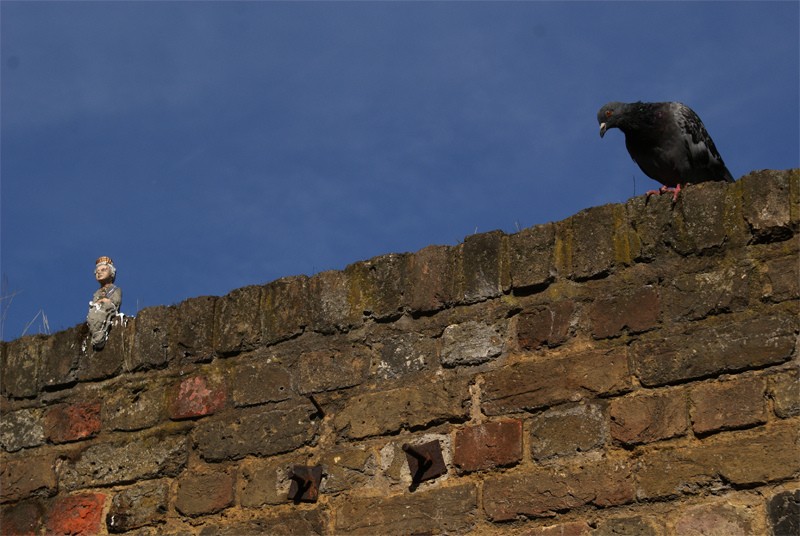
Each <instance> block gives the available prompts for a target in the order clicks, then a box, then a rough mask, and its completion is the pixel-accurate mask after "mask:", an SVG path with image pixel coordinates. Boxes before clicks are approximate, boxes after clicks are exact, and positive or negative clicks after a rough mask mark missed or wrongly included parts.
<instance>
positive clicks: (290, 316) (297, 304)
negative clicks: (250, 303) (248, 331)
mask: <svg viewBox="0 0 800 536" xmlns="http://www.w3.org/2000/svg"><path fill="white" fill-rule="evenodd" d="M309 300H310V296H309V286H308V277H306V276H304V275H301V276H295V277H284V278H282V279H278V280H276V281H273V282H271V283H269V284H268V285H267V286H265V287H264V289H263V292H262V295H261V311H262V314H263V316H262V317H261V325H262V328H263V330H264V331H263V334H262V339H263V341H264V343H266V344H274V343H276V342H279V341H283V340H286V339H289V338H291V337H294V336H296V335H299V334H300V333H302V331H303V328H304V327H305V326H307V325H308V324H309V322H310V321H311V316H310V302H309Z"/></svg>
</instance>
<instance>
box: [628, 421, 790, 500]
mask: <svg viewBox="0 0 800 536" xmlns="http://www.w3.org/2000/svg"><path fill="white" fill-rule="evenodd" d="M797 436H798V427H797V425H796V423H793V422H782V423H779V424H775V425H773V426H770V427H766V428H760V429H757V430H754V431H743V432H733V433H727V434H719V435H715V436H711V437H709V438H707V439H705V440H703V441H702V442H700V443H699V444H695V445H691V446H683V447H670V448H666V449H662V450H656V451H649V452H646V453H645V454H644V455H643V456H642V458H641V459H640V460H639V467H638V469H637V475H638V482H637V496H638V497H639V498H640V499H656V498H665V497H672V496H676V495H681V494H684V493H697V492H698V491H699V490H701V489H702V488H704V487H707V486H709V485H712V484H713V483H714V482H716V481H717V480H718V479H722V480H724V481H726V482H729V483H731V484H734V485H741V486H743V485H747V486H750V485H755V484H763V483H766V482H776V481H780V480H784V479H788V478H791V477H792V475H794V474H795V473H796V472H797V471H799V470H800V458H799V457H798V456H797V448H798V445H797V442H798V437H797Z"/></svg>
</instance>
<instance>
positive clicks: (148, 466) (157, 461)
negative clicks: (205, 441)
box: [58, 434, 189, 490]
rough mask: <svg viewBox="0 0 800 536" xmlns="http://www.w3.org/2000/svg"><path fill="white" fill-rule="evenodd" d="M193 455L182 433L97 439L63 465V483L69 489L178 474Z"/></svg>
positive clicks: (61, 468)
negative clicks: (109, 439) (107, 439)
mask: <svg viewBox="0 0 800 536" xmlns="http://www.w3.org/2000/svg"><path fill="white" fill-rule="evenodd" d="M188 456H189V446H188V440H187V438H186V437H185V436H182V435H169V436H164V435H161V434H151V435H137V436H135V437H129V438H127V439H126V440H125V441H123V442H114V443H96V444H93V445H91V446H89V447H87V448H85V449H84V450H82V451H81V452H80V453H79V454H77V455H76V456H75V457H74V458H72V459H68V460H66V461H65V462H64V463H63V464H61V465H60V467H59V471H58V473H59V474H58V476H59V483H60V484H61V485H62V486H63V487H64V488H65V489H67V490H74V489H79V488H88V487H98V486H109V485H116V484H121V483H125V482H135V481H137V480H146V479H152V478H161V477H170V476H176V475H177V474H178V473H180V471H181V470H182V469H183V468H184V467H185V465H186V462H187V460H188Z"/></svg>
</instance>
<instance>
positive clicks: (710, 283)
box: [663, 263, 755, 321]
mask: <svg viewBox="0 0 800 536" xmlns="http://www.w3.org/2000/svg"><path fill="white" fill-rule="evenodd" d="M754 277H755V269H754V266H753V265H752V264H750V263H739V264H736V265H732V266H723V267H722V268H721V269H718V270H713V271H704V272H700V273H692V274H676V275H675V276H674V277H671V278H670V280H669V283H668V285H667V287H666V289H665V290H664V291H663V295H664V304H665V306H664V308H665V314H666V316H667V317H668V318H671V319H673V320H678V321H683V320H700V319H702V318H705V317H707V316H709V315H714V314H722V313H726V312H731V311H740V310H742V309H744V308H746V307H747V305H748V302H749V296H750V286H751V281H752V280H753V279H754Z"/></svg>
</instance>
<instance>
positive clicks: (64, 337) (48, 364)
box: [41, 324, 88, 388]
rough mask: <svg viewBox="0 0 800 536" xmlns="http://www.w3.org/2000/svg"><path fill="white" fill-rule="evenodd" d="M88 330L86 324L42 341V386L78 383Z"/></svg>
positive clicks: (51, 386) (52, 386) (49, 386)
mask: <svg viewBox="0 0 800 536" xmlns="http://www.w3.org/2000/svg"><path fill="white" fill-rule="evenodd" d="M87 334H88V328H87V327H86V325H85V324H83V325H80V326H75V327H73V328H70V329H67V330H64V331H59V332H58V333H54V334H53V335H52V336H50V337H48V338H47V339H45V340H43V341H42V347H41V352H42V357H43V359H42V375H41V378H42V385H43V386H45V387H48V388H54V387H61V386H64V385H67V384H70V383H73V382H75V381H77V379H78V366H79V363H80V359H81V355H82V354H84V345H85V344H86V342H85V341H86V336H87Z"/></svg>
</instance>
